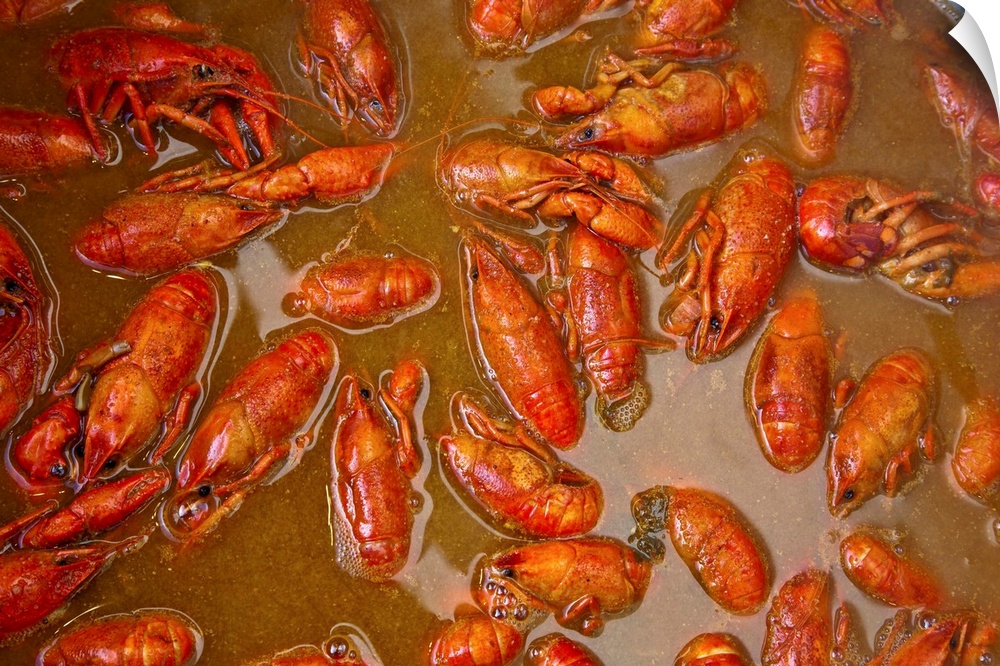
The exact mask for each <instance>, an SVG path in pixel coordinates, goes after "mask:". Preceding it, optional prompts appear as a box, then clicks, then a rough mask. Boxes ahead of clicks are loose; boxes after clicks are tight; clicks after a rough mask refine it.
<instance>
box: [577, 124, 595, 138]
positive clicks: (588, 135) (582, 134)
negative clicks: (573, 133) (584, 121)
mask: <svg viewBox="0 0 1000 666" xmlns="http://www.w3.org/2000/svg"><path fill="white" fill-rule="evenodd" d="M593 138H594V128H593V127H588V128H587V129H585V130H583V131H582V132H580V141H590V140H591V139H593Z"/></svg>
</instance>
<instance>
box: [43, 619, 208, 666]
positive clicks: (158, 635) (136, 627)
mask: <svg viewBox="0 0 1000 666" xmlns="http://www.w3.org/2000/svg"><path fill="white" fill-rule="evenodd" d="M204 642H205V641H204V638H203V637H202V633H201V629H200V628H199V627H198V625H197V624H195V622H194V621H193V620H192V619H191V618H189V617H188V616H187V615H184V614H183V613H179V612H177V611H175V610H169V609H164V608H147V609H143V610H138V611H135V612H134V613H125V614H120V615H106V616H104V617H100V618H97V619H93V620H84V621H82V622H78V623H74V624H72V625H70V626H69V627H68V628H66V629H63V630H62V631H61V632H59V634H58V635H57V636H56V637H55V639H53V640H52V641H50V642H49V643H48V644H47V645H46V646H45V647H44V648H42V650H41V652H40V653H39V654H38V659H37V664H38V666H78V665H80V664H85V663H86V664H89V663H94V664H97V663H100V664H104V665H105V666H144V665H146V664H161V665H162V666H194V664H196V663H197V662H198V659H199V658H200V657H201V652H202V648H203V646H204Z"/></svg>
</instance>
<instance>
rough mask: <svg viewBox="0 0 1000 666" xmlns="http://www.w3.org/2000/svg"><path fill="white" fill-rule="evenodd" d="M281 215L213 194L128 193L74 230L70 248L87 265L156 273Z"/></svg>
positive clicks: (232, 242) (225, 245) (229, 243)
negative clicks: (98, 215)
mask: <svg viewBox="0 0 1000 666" xmlns="http://www.w3.org/2000/svg"><path fill="white" fill-rule="evenodd" d="M283 216H284V214H283V213H282V212H281V211H278V210H273V209H268V208H257V207H255V206H252V205H248V204H246V203H245V202H241V201H239V200H237V199H233V198H232V197H228V196H225V195H218V194H196V193H192V192H180V193H176V194H161V193H153V194H127V195H125V196H124V197H122V198H121V199H118V200H117V201H115V202H114V203H112V204H111V205H110V206H108V207H107V208H105V209H104V211H103V212H102V213H101V215H100V217H99V218H97V219H95V220H92V221H91V222H89V223H88V224H87V225H86V226H84V227H83V229H81V230H80V231H79V232H78V233H77V234H76V237H75V239H74V240H73V250H74V252H76V256H77V257H78V258H79V259H80V260H81V261H83V263H85V264H87V265H88V266H90V267H92V268H97V269H100V270H104V271H108V272H111V273H117V274H119V275H126V276H137V275H138V276H148V275H158V274H161V273H166V272H168V271H172V270H176V269H178V268H181V267H183V266H186V265H188V264H191V263H193V262H195V261H199V260H201V259H206V258H208V257H211V256H213V255H215V254H218V253H220V252H223V251H225V250H228V249H229V248H232V247H235V246H236V245H238V244H239V243H240V242H241V241H242V240H243V239H244V238H245V237H246V236H247V235H248V234H250V233H252V232H253V231H255V230H257V229H260V228H265V227H267V226H269V225H271V224H274V223H275V222H277V221H278V220H280V219H282V217H283Z"/></svg>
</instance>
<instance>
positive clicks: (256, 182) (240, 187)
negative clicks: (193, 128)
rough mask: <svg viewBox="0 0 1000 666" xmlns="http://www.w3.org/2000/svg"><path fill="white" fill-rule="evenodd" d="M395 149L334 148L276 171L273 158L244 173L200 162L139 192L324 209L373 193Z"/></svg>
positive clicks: (389, 146) (153, 181)
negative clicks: (202, 194) (310, 201)
mask: <svg viewBox="0 0 1000 666" xmlns="http://www.w3.org/2000/svg"><path fill="white" fill-rule="evenodd" d="M394 151H395V148H394V147H393V145H392V144H389V143H374V144H370V145H367V146H336V147H333V148H323V149H321V150H317V151H314V152H311V153H309V154H308V155H306V156H304V157H303V158H301V159H300V160H299V161H298V162H295V163H293V164H285V165H283V166H279V167H275V164H276V163H277V159H278V158H277V156H276V157H274V158H271V159H268V160H265V161H263V162H261V163H260V164H257V165H254V166H253V167H251V168H249V169H245V170H243V171H234V170H232V169H226V168H223V167H221V166H220V165H218V164H212V163H211V162H203V163H201V164H196V165H195V166H193V167H191V168H188V169H179V170H176V171H168V172H166V173H163V174H160V175H158V176H155V177H153V178H151V179H150V180H148V181H146V182H145V183H143V184H142V185H141V186H140V187H139V189H140V191H142V192H147V193H149V192H185V191H187V192H219V193H222V194H226V195H228V196H230V197H233V198H236V199H245V200H248V201H251V202H256V203H260V204H267V205H273V206H279V205H280V206H297V205H298V204H300V203H302V202H303V201H305V200H306V199H309V198H310V197H311V198H313V199H315V200H316V201H318V202H319V203H321V204H323V205H326V206H339V205H341V204H346V203H359V202H361V201H363V200H365V199H367V198H369V197H371V196H372V195H374V194H375V193H376V192H378V190H379V188H380V187H381V186H382V182H383V181H384V180H385V178H386V175H387V171H388V168H389V163H390V161H391V159H392V156H393V152H394Z"/></svg>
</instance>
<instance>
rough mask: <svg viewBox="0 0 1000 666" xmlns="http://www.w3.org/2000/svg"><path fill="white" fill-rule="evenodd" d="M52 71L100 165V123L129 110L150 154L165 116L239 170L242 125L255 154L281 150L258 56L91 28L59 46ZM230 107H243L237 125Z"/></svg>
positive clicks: (243, 152) (243, 154)
mask: <svg viewBox="0 0 1000 666" xmlns="http://www.w3.org/2000/svg"><path fill="white" fill-rule="evenodd" d="M49 69H50V70H51V71H54V72H55V73H56V74H57V75H58V76H59V79H60V81H61V82H62V85H63V87H64V88H65V89H66V90H67V91H68V93H69V100H70V105H71V107H76V108H78V109H79V110H80V112H81V115H82V117H83V121H84V123H85V124H86V126H87V132H88V134H89V136H90V137H91V141H92V143H93V147H94V150H95V152H97V154H98V157H99V158H100V159H101V160H102V161H107V158H108V155H107V154H106V151H105V149H104V148H103V146H102V145H101V139H100V134H99V131H98V129H97V121H98V120H100V121H102V122H111V120H113V119H114V118H116V117H117V116H119V115H121V114H122V113H123V112H125V111H130V112H131V113H132V116H133V121H134V124H135V128H136V131H137V132H138V138H137V141H138V143H140V144H141V145H142V147H143V149H144V150H145V151H146V152H148V153H151V154H155V153H156V140H155V139H154V137H153V134H152V127H151V126H152V124H153V123H155V122H156V121H157V120H159V119H161V118H166V119H168V120H171V121H173V122H176V123H179V124H181V125H183V126H185V127H187V128H189V129H191V130H194V131H195V132H198V133H200V134H202V135H204V136H205V137H207V138H208V139H209V140H211V141H213V142H214V143H215V144H216V146H217V147H218V149H219V150H220V152H221V153H222V154H223V155H224V156H225V158H226V159H227V160H228V161H229V162H230V163H231V164H233V165H234V166H236V167H238V168H240V169H246V168H247V167H248V166H249V165H250V162H251V158H250V155H249V154H248V151H247V149H246V148H245V147H244V145H243V137H242V135H241V132H240V126H241V124H242V125H243V126H245V127H247V128H249V133H250V134H251V135H252V140H253V141H254V142H255V145H253V146H252V149H251V152H258V151H259V153H260V154H262V155H263V156H264V157H270V156H272V155H276V154H278V153H279V152H280V149H279V147H278V145H277V144H276V142H275V137H274V134H275V124H276V122H275V121H276V119H277V118H278V117H279V115H280V114H279V113H278V111H277V110H276V109H275V108H274V106H273V104H272V102H271V98H272V97H273V94H274V86H273V84H272V83H271V81H270V80H269V78H268V76H267V75H266V74H265V73H264V72H263V70H262V69H261V68H260V64H259V63H258V62H257V60H256V58H254V56H252V55H251V54H250V53H248V52H246V51H243V50H241V49H237V48H235V47H232V46H227V45H225V44H216V45H215V46H212V47H202V46H197V45H195V44H189V43H187V42H184V41H181V40H180V39H177V38H176V37H173V36H169V35H162V34H157V33H152V32H145V31H141V30H134V29H132V28H117V27H109V28H91V29H89V30H83V31H81V32H77V33H74V34H71V35H69V36H67V37H63V38H62V39H60V40H59V41H57V42H56V44H55V45H54V46H53V47H52V52H51V54H50V62H49ZM227 102H234V103H235V105H236V106H237V108H238V109H239V113H240V120H239V121H237V119H236V117H235V116H234V113H233V110H232V108H231V107H230V106H229V105H227ZM205 115H207V116H208V117H207V119H206V118H205V117H203V116H205Z"/></svg>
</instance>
